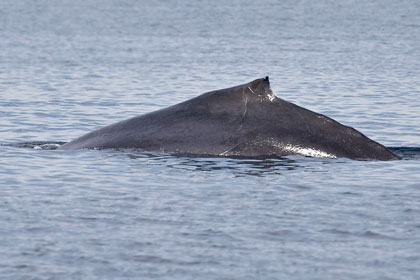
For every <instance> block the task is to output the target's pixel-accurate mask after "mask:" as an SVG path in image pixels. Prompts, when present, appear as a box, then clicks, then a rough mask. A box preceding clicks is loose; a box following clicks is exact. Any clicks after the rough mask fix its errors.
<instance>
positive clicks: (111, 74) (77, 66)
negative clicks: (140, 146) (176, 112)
mask: <svg viewBox="0 0 420 280" xmlns="http://www.w3.org/2000/svg"><path fill="white" fill-rule="evenodd" d="M266 75H269V76H270V79H271V85H272V89H273V91H274V93H276V94H277V95H278V96H279V97H281V98H284V99H286V100H288V101H291V102H294V103H296V104H298V105H301V106H303V107H306V108H308V109H311V110H314V111H316V112H319V113H323V114H326V115H328V116H330V117H332V118H334V119H336V120H338V121H340V122H342V123H344V124H346V125H351V126H353V127H355V128H357V129H358V130H360V131H362V132H363V133H365V134H366V135H368V136H369V137H371V138H373V139H374V140H377V141H379V142H381V143H383V144H384V145H386V146H389V147H398V148H395V149H394V150H395V151H396V152H397V153H400V154H401V155H403V157H404V160H401V161H392V162H379V161H352V160H348V159H319V158H306V157H298V156H294V157H287V158H284V159H276V160H238V159H225V158H188V157H175V156H170V155H165V154H158V155H156V154H155V155H153V154H144V153H140V152H136V151H115V150H101V151H96V150H80V151H62V150H54V149H53V148H54V147H55V146H54V143H63V142H67V141H70V140H72V139H74V138H75V137H78V136H80V135H82V134H84V133H86V132H89V131H92V130H94V129H97V128H99V127H101V126H104V125H107V124H110V123H113V122H116V121H120V120H123V119H126V118H129V117H133V116H136V115H140V114H144V113H147V112H150V111H153V110H156V109H160V108H163V107H166V106H168V105H172V104H175V103H178V102H181V101H184V100H186V99H189V98H192V97H194V96H197V95H199V94H201V93H204V92H206V91H210V90H214V89H220V88H225V87H230V86H235V85H238V84H241V83H246V82H249V81H251V80H253V79H256V78H260V77H264V76H266ZM407 147H415V148H407ZM419 147H420V2H419V1H417V0H406V1H399V0H398V1H397V0H395V1H390V0H384V1H380V0H377V1H352V0H344V1H332V0H331V1H309V0H308V1H274V0H272V1H255V0H244V1H234V0H231V1H230V0H224V1H181V0H170V1H151V0H150V1H110V0H106V1H91V0H89V1H86V0H83V1H82V0H68V1H66V0H63V1H41V0H40V1H12V0H0V252H1V253H0V279H119V278H126V279H130V278H131V279H420V150H419Z"/></svg>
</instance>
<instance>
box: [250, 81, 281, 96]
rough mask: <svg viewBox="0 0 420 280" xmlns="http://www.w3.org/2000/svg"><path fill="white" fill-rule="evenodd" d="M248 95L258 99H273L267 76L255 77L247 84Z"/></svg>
mask: <svg viewBox="0 0 420 280" xmlns="http://www.w3.org/2000/svg"><path fill="white" fill-rule="evenodd" d="M248 90H249V91H250V95H251V96H253V97H256V98H258V99H259V100H260V101H263V100H268V101H273V100H274V99H275V98H276V96H275V95H274V93H273V92H272V91H271V88H270V80H269V77H268V76H266V77H265V78H261V79H257V80H254V81H252V82H250V83H249V84H248Z"/></svg>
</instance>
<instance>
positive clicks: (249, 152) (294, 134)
mask: <svg viewBox="0 0 420 280" xmlns="http://www.w3.org/2000/svg"><path fill="white" fill-rule="evenodd" d="M62 148H63V149H80V148H98V149H105V148H138V149H143V150H147V151H164V152H170V153H179V154H195V155H212V156H231V157H263V156H270V157H272V156H284V155H291V154H301V155H306V156H324V157H347V158H352V159H379V160H390V159H397V158H398V157H397V156H396V155H394V154H393V153H392V152H391V151H389V150H388V149H387V148H386V147H384V146H382V145H381V144H379V143H377V142H375V141H373V140H371V139H369V138H368V137H366V136H365V135H363V134H362V133H360V132H359V131H357V130H355V129H354V128H351V127H348V126H345V125H342V124H340V123H338V122H337V121H335V120H333V119H331V118H329V117H327V116H324V115H322V114H318V113H315V112H313V111H310V110H307V109H305V108H302V107H300V106H297V105H295V104H293V103H290V102H288V101H285V100H283V99H281V98H279V97H277V96H275V95H274V94H273V92H272V91H271V89H270V82H269V79H268V77H266V78H263V79H257V80H255V81H252V82H250V83H247V84H243V85H239V86H236V87H231V88H227V89H221V90H216V91H211V92H207V93H204V94H202V95H200V96H197V97H195V98H192V99H190V100H187V101H185V102H182V103H179V104H176V105H173V106H170V107H167V108H164V109H161V110H158V111H155V112H151V113H148V114H144V115H141V116H138V117H134V118H131V119H128V120H125V121H121V122H118V123H115V124H112V125H109V126H106V127H104V128H102V129H99V130H97V131H93V132H91V133H88V134H86V135H84V136H82V137H80V138H78V139H75V140H73V141H71V142H69V143H67V144H65V145H64V146H62Z"/></svg>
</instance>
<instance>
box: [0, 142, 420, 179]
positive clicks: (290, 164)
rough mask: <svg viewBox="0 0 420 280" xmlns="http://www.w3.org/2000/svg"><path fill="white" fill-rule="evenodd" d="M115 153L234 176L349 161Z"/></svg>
mask: <svg viewBox="0 0 420 280" xmlns="http://www.w3.org/2000/svg"><path fill="white" fill-rule="evenodd" d="M64 143H65V142H57V141H31V142H22V143H14V144H2V145H3V146H11V147H17V148H27V149H34V150H55V149H57V148H58V147H60V146H61V145H63V144H64ZM390 149H391V150H392V151H393V152H395V153H396V154H398V155H399V156H401V157H402V158H403V160H419V159H420V148H419V147H390ZM103 152H104V153H106V154H107V156H110V155H111V157H121V156H123V157H127V158H129V159H131V160H135V161H136V165H139V166H140V168H141V167H146V166H148V167H149V166H150V165H156V166H159V167H168V168H171V169H178V170H184V171H202V172H215V171H224V172H226V171H229V173H231V174H233V175H234V176H249V175H251V176H266V175H272V174H275V175H282V174H285V173H287V172H290V171H294V170H297V169H305V171H309V172H325V169H322V168H319V167H320V166H322V165H326V164H331V163H333V164H338V163H343V162H348V161H349V160H348V159H329V158H311V157H304V156H287V157H279V158H269V159H267V158H224V157H211V156H207V157H202V156H197V155H173V154H168V153H163V152H147V151H143V150H137V149H111V150H106V151H103Z"/></svg>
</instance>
